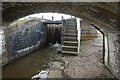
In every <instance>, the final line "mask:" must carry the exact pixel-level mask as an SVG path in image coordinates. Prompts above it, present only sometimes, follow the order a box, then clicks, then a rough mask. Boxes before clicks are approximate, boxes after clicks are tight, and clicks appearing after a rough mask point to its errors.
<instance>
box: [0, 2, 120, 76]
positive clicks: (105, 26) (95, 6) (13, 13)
mask: <svg viewBox="0 0 120 80" xmlns="http://www.w3.org/2000/svg"><path fill="white" fill-rule="evenodd" d="M119 7H120V6H119V3H118V2H114V3H105V2H104V3H98V2H97V3H94V2H93V3H80V2H74V3H72V2H66V3H63V2H51V3H50V2H36V3H35V2H33V3H32V2H27V3H26V2H24V3H17V2H14V3H3V6H2V8H3V10H2V14H3V15H2V21H3V24H8V23H9V22H11V21H13V20H16V19H18V18H20V17H24V16H27V15H30V14H34V13H41V12H58V13H65V14H70V15H73V16H76V17H79V18H81V19H83V20H84V19H85V20H88V21H90V22H91V23H92V24H94V25H95V26H97V27H99V28H100V30H101V31H103V32H104V33H105V36H107V38H108V42H109V44H108V46H109V54H110V56H109V58H110V61H109V65H107V66H108V68H109V69H110V70H111V72H112V73H113V74H114V75H115V76H116V77H117V78H120V59H119V58H120V54H119V53H120V33H119V32H120V27H119V21H120V20H119V19H120V14H119V12H118V11H120V10H118V9H119Z"/></svg>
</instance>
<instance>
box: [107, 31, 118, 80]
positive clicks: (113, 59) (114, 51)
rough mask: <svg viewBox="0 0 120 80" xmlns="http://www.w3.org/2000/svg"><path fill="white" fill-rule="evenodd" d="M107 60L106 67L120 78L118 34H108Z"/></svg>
mask: <svg viewBox="0 0 120 80" xmlns="http://www.w3.org/2000/svg"><path fill="white" fill-rule="evenodd" d="M108 43H109V44H108V46H109V58H108V59H109V62H108V66H107V67H108V68H109V69H110V70H111V71H112V73H113V74H114V75H115V77H116V78H118V79H120V34H112V33H109V34H108Z"/></svg>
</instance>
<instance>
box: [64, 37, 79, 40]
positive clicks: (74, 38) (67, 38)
mask: <svg viewBox="0 0 120 80" xmlns="http://www.w3.org/2000/svg"><path fill="white" fill-rule="evenodd" d="M63 41H78V40H77V37H63Z"/></svg>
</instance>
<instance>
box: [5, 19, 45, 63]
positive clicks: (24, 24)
mask: <svg viewBox="0 0 120 80" xmlns="http://www.w3.org/2000/svg"><path fill="white" fill-rule="evenodd" d="M5 41H6V48H7V52H8V55H7V58H8V61H9V62H10V61H11V60H14V59H15V58H19V57H21V56H24V55H26V54H28V53H30V52H32V51H34V50H37V49H38V48H39V47H43V46H44V45H45V43H46V26H45V25H44V24H43V23H42V22H41V20H40V19H29V20H27V21H24V20H23V21H16V22H15V23H12V24H11V25H9V26H8V27H7V28H6V29H5Z"/></svg>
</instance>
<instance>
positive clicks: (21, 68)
mask: <svg viewBox="0 0 120 80" xmlns="http://www.w3.org/2000/svg"><path fill="white" fill-rule="evenodd" d="M56 49H57V48H56V46H47V47H44V48H41V49H39V50H38V51H35V52H34V53H32V54H29V55H27V56H25V57H22V58H21V59H18V60H16V61H14V62H12V63H10V64H8V65H5V66H4V67H3V68H2V77H3V78H31V77H32V76H34V75H35V74H37V73H39V72H40V71H41V70H43V69H46V68H47V67H48V63H49V62H50V61H51V59H53V58H54V57H55V54H56V51H57V50H56ZM46 65H47V66H46Z"/></svg>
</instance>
